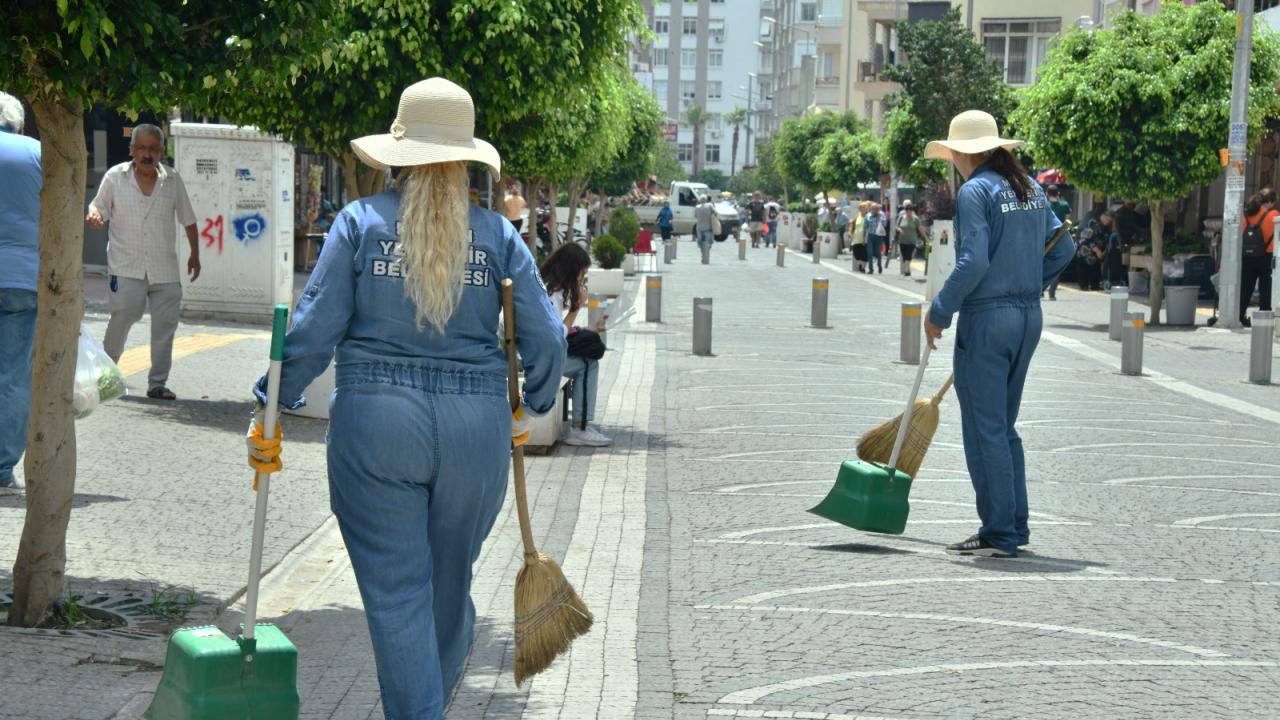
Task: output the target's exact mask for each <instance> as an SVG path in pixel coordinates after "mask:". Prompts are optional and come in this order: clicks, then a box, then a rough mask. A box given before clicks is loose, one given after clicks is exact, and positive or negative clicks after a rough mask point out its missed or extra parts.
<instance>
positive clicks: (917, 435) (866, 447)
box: [858, 375, 952, 478]
mask: <svg viewBox="0 0 1280 720" xmlns="http://www.w3.org/2000/svg"><path fill="white" fill-rule="evenodd" d="M951 381H952V377H951V376H949V375H948V376H947V381H946V382H945V383H943V384H942V387H941V388H940V389H939V390H938V392H936V393H934V395H933V397H932V398H929V399H928V400H917V401H916V404H915V407H914V408H913V409H912V411H911V422H910V424H908V425H907V437H906V439H905V440H903V442H902V451H901V453H899V455H898V467H897V468H896V469H898V470H901V471H902V472H904V473H906V474H907V475H908V476H910V477H912V478H914V477H915V476H916V473H917V472H919V470H920V466H921V465H922V464H924V456H925V454H926V453H928V452H929V444H930V443H931V442H933V434H934V433H935V432H937V431H938V415H939V413H938V403H941V402H942V397H943V396H944V395H946V394H947V390H949V389H951ZM901 423H902V415H898V416H897V417H895V418H894V419H892V420H889V421H887V422H884V423H881V424H880V425H877V426H876V427H874V428H871V429H870V430H868V431H867V432H866V434H864V435H863V436H862V437H861V438H859V439H858V459H860V460H862V461H864V462H875V463H882V464H883V463H887V462H889V457H890V456H891V455H892V454H893V443H894V441H895V440H896V439H897V437H898V426H899V425H900V424H901Z"/></svg>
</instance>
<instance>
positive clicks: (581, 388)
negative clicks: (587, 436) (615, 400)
mask: <svg viewBox="0 0 1280 720" xmlns="http://www.w3.org/2000/svg"><path fill="white" fill-rule="evenodd" d="M564 376H565V377H567V378H569V379H570V380H572V381H573V426H574V427H577V428H581V427H584V426H585V425H586V424H587V423H589V422H591V421H593V420H595V419H596V391H597V390H599V389H600V380H599V377H600V361H599V360H588V359H586V358H584V357H581V356H579V355H569V356H568V357H566V358H565V360H564Z"/></svg>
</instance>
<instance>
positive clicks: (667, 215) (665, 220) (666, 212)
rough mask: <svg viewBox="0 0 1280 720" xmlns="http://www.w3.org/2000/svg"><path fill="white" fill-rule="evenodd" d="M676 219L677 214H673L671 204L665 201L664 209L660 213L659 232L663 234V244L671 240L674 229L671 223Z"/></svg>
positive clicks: (663, 203)
mask: <svg viewBox="0 0 1280 720" xmlns="http://www.w3.org/2000/svg"><path fill="white" fill-rule="evenodd" d="M674 218H675V213H673V212H671V202H670V201H667V200H663V201H662V209H661V210H659V211H658V231H659V232H661V233H662V242H669V241H670V240H671V230H672V229H673V227H674V226H673V225H672V223H671V221H672V219H674Z"/></svg>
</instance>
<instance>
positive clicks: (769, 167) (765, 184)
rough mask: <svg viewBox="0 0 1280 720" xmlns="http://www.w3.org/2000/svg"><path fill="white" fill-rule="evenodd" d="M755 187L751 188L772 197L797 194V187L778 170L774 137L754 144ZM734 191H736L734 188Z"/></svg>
mask: <svg viewBox="0 0 1280 720" xmlns="http://www.w3.org/2000/svg"><path fill="white" fill-rule="evenodd" d="M756 162H757V164H756V167H755V173H754V174H755V178H756V184H755V187H753V188H751V189H752V190H759V191H760V192H762V193H764V194H766V195H771V196H773V197H778V198H781V197H789V196H791V195H799V194H800V192H799V188H798V187H797V186H796V184H795V183H794V182H788V181H787V180H786V179H785V178H783V176H782V173H781V172H780V171H779V170H778V162H777V144H776V140H775V138H770V139H768V140H764V141H761V142H759V143H757V144H756ZM734 192H737V191H736V190H735V191H734Z"/></svg>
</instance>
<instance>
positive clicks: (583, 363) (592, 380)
mask: <svg viewBox="0 0 1280 720" xmlns="http://www.w3.org/2000/svg"><path fill="white" fill-rule="evenodd" d="M590 267H591V256H590V255H588V254H587V251H586V250H584V249H583V248H582V246H581V245H578V244H577V243H566V244H564V245H561V246H560V247H559V248H558V249H557V250H556V251H555V252H553V253H551V257H549V258H547V260H546V262H544V263H543V264H542V269H541V270H542V281H543V282H544V283H546V285H547V292H548V293H549V294H550V295H551V302H552V303H553V304H554V305H555V306H556V308H557V309H558V310H559V311H560V316H561V317H563V318H564V331H565V336H566V337H570V336H571V335H573V334H575V333H589V332H599V331H601V330H603V329H604V319H603V318H602V319H601V320H600V322H598V323H596V327H595V328H593V329H591V330H583V329H579V328H575V327H574V321H575V320H577V318H578V311H579V310H581V309H582V306H583V304H584V300H585V299H586V293H585V292H584V291H583V287H582V286H583V283H584V282H585V281H586V278H587V269H588V268H590ZM597 340H598V336H597ZM577 345H579V343H575V342H574V341H573V339H572V338H571V339H570V342H569V351H568V353H569V354H568V356H567V357H566V358H565V362H564V376H565V377H567V378H569V379H570V380H572V381H573V426H572V427H571V428H570V429H569V435H568V437H566V438H565V439H564V442H565V444H566V445H586V446H590V447H604V446H606V445H608V444H610V443H612V442H613V441H612V440H610V439H609V438H608V437H607V436H606V435H604V434H603V433H601V432H600V431H599V430H597V429H596V428H595V427H592V426H591V425H590V423H591V421H592V420H594V419H595V409H596V389H597V388H598V387H599V385H600V383H599V371H600V361H599V359H593V358H592V357H589V356H586V355H581V354H574V349H575V346H577ZM598 357H599V356H598V355H596V358H598Z"/></svg>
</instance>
